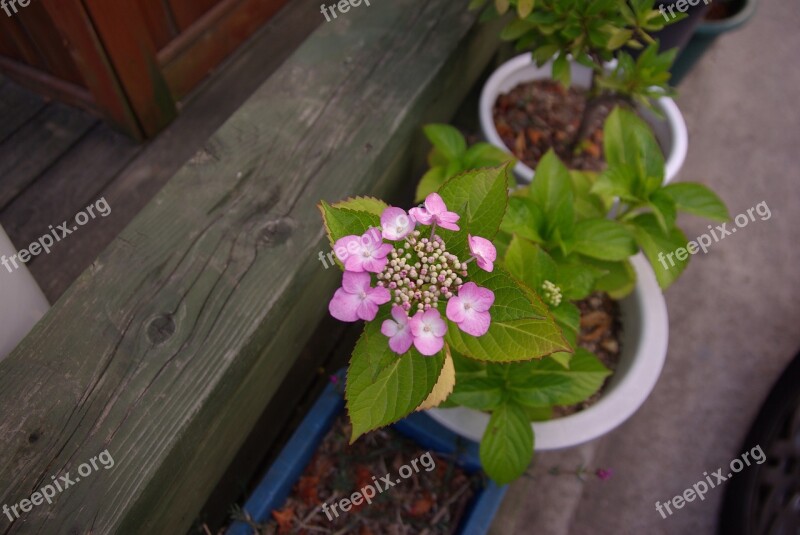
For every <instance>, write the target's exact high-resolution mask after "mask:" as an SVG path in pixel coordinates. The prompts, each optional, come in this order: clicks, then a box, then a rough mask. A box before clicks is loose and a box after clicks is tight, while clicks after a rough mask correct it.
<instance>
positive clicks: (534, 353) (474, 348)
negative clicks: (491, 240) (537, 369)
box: [445, 265, 571, 362]
mask: <svg viewBox="0 0 800 535" xmlns="http://www.w3.org/2000/svg"><path fill="white" fill-rule="evenodd" d="M470 275H471V280H472V281H473V282H475V283H476V284H477V285H478V286H482V287H484V288H488V289H490V290H492V291H493V292H494V294H495V302H494V305H492V308H491V309H489V313H490V314H491V316H492V323H491V325H490V326H489V331H488V332H487V333H486V334H484V335H483V336H480V337H475V336H471V335H468V334H466V333H464V332H462V331H461V330H460V329H459V328H458V326H457V325H455V324H454V323H452V322H450V323H449V327H448V330H447V335H446V337H445V340H446V341H447V342H448V343H449V344H450V345H451V346H452V347H453V348H454V349H455V350H456V351H458V352H459V353H462V354H463V355H466V356H468V357H471V358H474V359H478V360H484V361H492V362H512V361H520V360H528V359H534V358H541V357H543V356H545V355H549V354H550V353H554V352H556V351H570V350H571V349H570V347H569V344H568V343H567V341H566V340H565V339H564V337H563V335H562V334H561V330H560V329H559V328H558V326H557V325H556V323H555V321H554V320H553V318H552V316H551V315H550V313H549V312H548V310H547V306H546V305H545V304H544V303H543V302H542V301H541V299H539V297H538V296H537V295H536V293H535V292H533V291H532V290H531V289H530V288H526V287H525V286H523V285H521V284H520V283H519V282H517V281H516V280H515V279H514V278H513V277H511V276H510V275H509V274H508V273H506V272H505V271H504V270H503V269H502V268H500V267H499V266H497V265H495V269H494V271H493V272H492V273H486V272H484V271H481V270H478V269H477V268H475V270H474V271H473V272H471V273H470Z"/></svg>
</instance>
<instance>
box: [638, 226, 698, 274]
mask: <svg viewBox="0 0 800 535" xmlns="http://www.w3.org/2000/svg"><path fill="white" fill-rule="evenodd" d="M632 223H633V232H634V234H635V236H636V241H637V242H638V244H639V246H640V247H641V248H642V251H643V252H644V254H645V256H647V259H648V260H649V261H650V265H652V266H653V271H655V274H656V279H657V280H658V284H659V286H661V288H662V289H667V288H669V286H670V285H671V284H672V283H673V282H675V280H676V279H677V278H678V277H679V276H680V274H681V273H682V272H683V270H684V269H686V266H687V264H688V263H689V257H688V256H686V257H685V258H684V260H680V259H679V258H678V257H677V255H675V254H674V253H675V251H677V250H678V249H680V248H683V247H685V246H686V243H687V239H686V236H685V235H684V234H683V232H681V230H680V229H678V228H676V227H673V228H672V229H671V230H670V232H669V233H665V232H664V231H663V230H662V229H661V227H660V226H659V224H658V220H657V219H656V217H655V216H654V215H653V214H642V215H638V216H636V217H635V218H634V219H633V220H632ZM670 254H672V256H669V255H670Z"/></svg>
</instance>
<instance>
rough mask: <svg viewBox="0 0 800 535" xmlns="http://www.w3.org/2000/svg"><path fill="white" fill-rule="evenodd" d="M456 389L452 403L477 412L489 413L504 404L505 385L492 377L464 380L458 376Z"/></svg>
mask: <svg viewBox="0 0 800 535" xmlns="http://www.w3.org/2000/svg"><path fill="white" fill-rule="evenodd" d="M457 377H458V380H457V381H456V386H455V389H454V390H453V393H452V394H450V397H449V398H447V399H448V401H449V402H450V403H455V404H456V405H460V406H462V407H469V408H470V409H475V410H477V411H488V410H492V409H494V408H497V407H498V406H499V405H500V404H501V403H502V402H503V384H502V382H500V381H498V380H496V379H495V378H491V377H475V378H469V379H466V380H465V379H463V378H462V377H461V376H457Z"/></svg>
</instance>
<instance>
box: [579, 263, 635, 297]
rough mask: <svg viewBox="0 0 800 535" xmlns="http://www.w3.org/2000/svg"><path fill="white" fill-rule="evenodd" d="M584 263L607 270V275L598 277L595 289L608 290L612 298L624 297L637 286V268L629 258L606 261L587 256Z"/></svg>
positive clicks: (599, 290)
mask: <svg viewBox="0 0 800 535" xmlns="http://www.w3.org/2000/svg"><path fill="white" fill-rule="evenodd" d="M584 263H585V264H586V265H591V266H592V267H594V268H596V269H598V270H602V271H604V272H605V275H603V276H600V277H598V278H597V281H596V283H595V290H596V291H598V292H606V293H607V294H608V295H610V296H611V298H612V299H622V298H623V297H625V296H626V295H628V294H629V293H631V292H632V291H633V289H634V288H635V287H636V270H634V269H633V265H632V264H631V263H630V261H629V260H625V261H622V262H605V261H603V260H595V259H593V258H585V259H584Z"/></svg>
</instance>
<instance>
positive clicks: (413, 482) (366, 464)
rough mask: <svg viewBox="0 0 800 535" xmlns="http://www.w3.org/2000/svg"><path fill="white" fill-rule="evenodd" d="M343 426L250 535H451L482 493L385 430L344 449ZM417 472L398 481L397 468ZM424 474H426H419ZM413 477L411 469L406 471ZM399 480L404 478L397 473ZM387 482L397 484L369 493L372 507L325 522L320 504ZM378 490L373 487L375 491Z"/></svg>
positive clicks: (474, 482)
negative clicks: (384, 479) (387, 478)
mask: <svg viewBox="0 0 800 535" xmlns="http://www.w3.org/2000/svg"><path fill="white" fill-rule="evenodd" d="M349 437H350V423H349V421H348V419H347V416H346V415H344V414H343V415H342V416H340V417H339V418H338V419H337V421H336V423H335V424H334V426H333V428H332V429H331V430H330V431H329V432H328V434H327V435H326V436H325V438H324V439H323V441H322V444H321V445H320V447H319V449H318V450H317V452H316V454H315V455H314V457H313V459H312V460H311V462H310V463H309V465H308V466H307V467H306V470H305V472H304V473H303V475H302V477H301V478H300V481H299V482H298V483H297V484H296V485H295V487H294V489H293V490H292V493H291V495H290V496H289V498H288V499H287V501H286V504H285V505H284V506H283V508H282V509H280V510H278V511H274V512H273V513H272V520H270V521H269V522H268V523H266V524H265V525H262V526H259V527H258V533H259V534H260V535H274V534H283V533H287V534H288V533H297V534H301V535H304V534H305V535H313V534H315V533H328V534H334V533H335V534H342V535H344V534H357V535H384V534H385V535H401V534H407V533H408V534H411V533H414V534H424V535H438V534H450V533H454V532H455V530H456V528H457V527H458V524H459V522H460V520H461V518H462V516H463V514H464V511H465V509H466V506H467V504H468V503H469V501H470V499H471V498H472V497H473V496H474V495H475V493H476V490H477V489H478V488H480V486H481V485H482V482H481V479H480V476H477V475H475V476H469V475H467V474H466V473H465V472H464V471H463V470H461V469H460V468H458V467H456V466H454V465H453V464H452V463H449V462H447V461H446V460H445V459H442V458H441V457H437V456H436V455H435V454H433V453H431V454H430V455H431V458H432V460H433V462H435V466H432V465H433V463H432V462H431V461H430V460H429V457H427V456H426V457H425V460H424V461H423V460H420V459H421V457H422V456H424V455H426V453H427V452H426V451H425V450H422V449H420V448H419V447H418V446H417V445H416V444H415V443H413V442H411V441H410V440H408V439H406V438H405V437H403V436H402V435H400V434H398V433H397V432H396V431H394V430H391V429H379V430H377V431H373V432H371V433H368V434H366V435H364V436H362V437H361V438H359V439H358V440H357V441H356V443H355V444H352V445H350V444H348V442H349ZM412 460H418V462H417V466H418V468H419V471H413V473H412V475H410V476H409V477H408V478H407V479H401V475H403V474H400V468H401V467H403V466H404V465H408V466H409V467H412V465H411V461H412ZM429 467H432V468H431V470H430V471H428V470H427V468H429ZM412 469H413V467H412ZM404 473H405V474H407V473H408V471H407V470H405V469H404ZM385 475H390V476H391V480H392V481H393V482H396V481H397V480H398V479H400V482H399V483H397V484H396V485H395V486H393V487H390V488H387V489H385V490H384V491H383V492H380V493H377V494H376V496H375V497H374V498H372V504H371V505H370V504H367V503H361V504H360V505H358V506H354V507H352V508H351V509H350V511H348V512H343V511H341V510H340V509H337V512H338V513H339V516H338V517H336V516H335V515H334V514H333V513H331V517H332V520H330V521H329V520H328V517H327V516H326V514H325V512H323V510H322V504H323V503H325V504H327V506H328V507H327V509H328V511H330V506H331V504H332V503H334V502H338V501H339V500H341V499H342V498H350V496H351V495H352V494H353V493H354V492H356V491H359V490H360V489H363V488H365V487H366V486H367V485H373V486H374V484H375V483H374V480H373V476H375V479H376V480H378V482H379V484H381V483H380V481H381V478H382V477H383V476H385ZM384 486H385V483H384V484H381V488H383V487H384Z"/></svg>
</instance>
